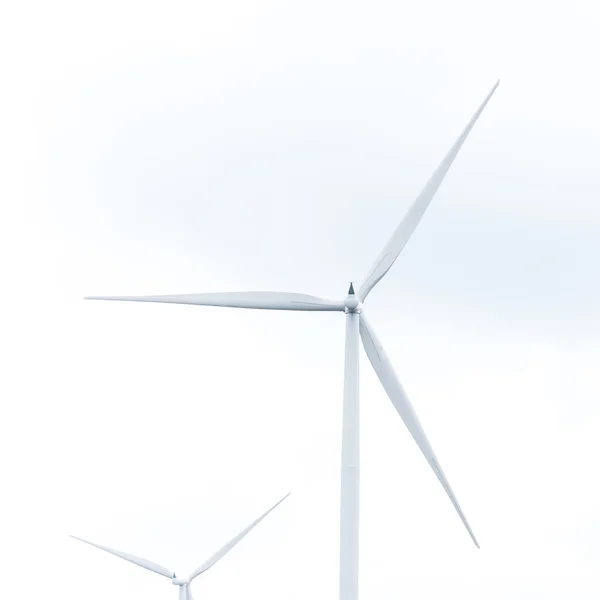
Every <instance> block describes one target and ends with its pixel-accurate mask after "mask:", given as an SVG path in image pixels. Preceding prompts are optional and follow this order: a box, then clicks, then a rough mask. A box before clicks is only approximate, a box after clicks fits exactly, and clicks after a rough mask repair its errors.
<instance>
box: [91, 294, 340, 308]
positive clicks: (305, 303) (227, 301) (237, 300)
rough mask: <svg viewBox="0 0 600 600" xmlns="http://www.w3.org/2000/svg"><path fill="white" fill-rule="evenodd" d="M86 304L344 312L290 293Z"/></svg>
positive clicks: (332, 302)
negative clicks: (190, 305)
mask: <svg viewBox="0 0 600 600" xmlns="http://www.w3.org/2000/svg"><path fill="white" fill-rule="evenodd" d="M86 300H123V301H127V302H165V303H168V304H198V305H202V306H226V307H230V308H255V309H263V310H308V311H336V310H337V311H343V310H344V302H343V301H336V300H329V299H327V298H318V297H317V296H309V295H308V294H293V293H289V292H224V293H216V294H212V293H211V294H176V295H171V296H88V297H87V298H86Z"/></svg>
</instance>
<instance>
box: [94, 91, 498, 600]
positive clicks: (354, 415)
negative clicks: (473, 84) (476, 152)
mask: <svg viewBox="0 0 600 600" xmlns="http://www.w3.org/2000/svg"><path fill="white" fill-rule="evenodd" d="M499 84H500V82H499V81H498V82H496V84H495V85H494V87H493V88H492V89H491V91H490V92H489V94H488V95H487V97H486V98H485V100H484V101H483V103H482V104H481V106H480V107H479V108H478V109H477V112H476V113H475V114H474V115H473V117H472V118H471V120H470V121H469V123H468V124H467V126H466V127H465V129H464V130H463V132H462V133H461V134H460V137H459V138H458V140H456V142H455V143H454V145H453V146H452V148H450V150H449V152H448V153H447V154H446V156H445V157H444V159H443V160H442V162H441V163H440V164H439V166H438V168H437V169H436V170H435V171H434V172H433V175H432V176H431V177H430V179H429V181H428V182H427V183H426V185H425V187H424V188H423V190H422V191H421V193H420V194H419V196H418V197H417V199H416V200H415V201H414V203H413V204H412V206H411V207H410V208H409V210H408V212H407V214H406V216H405V217H404V219H403V220H402V222H401V223H400V225H398V227H397V228H396V230H395V232H394V233H393V235H392V237H391V238H390V240H389V241H388V243H387V244H386V246H385V247H384V248H383V250H382V251H381V253H380V255H379V256H378V257H377V259H376V260H375V262H374V263H373V266H372V267H371V269H370V270H369V272H368V274H367V276H366V277H365V279H364V280H363V282H362V284H361V285H360V286H359V287H358V293H355V291H354V285H353V284H350V289H349V291H348V294H347V296H346V298H345V299H343V300H330V299H326V298H318V297H315V296H309V295H306V294H296V293H285V292H228V293H213V294H180V295H173V296H93V297H89V298H87V299H88V300H127V301H134V302H166V303H172V304H198V305H203V306H228V307H233V308H255V309H267V310H304V311H340V312H345V313H346V348H345V361H344V408H343V423H342V472H341V506H340V583H339V586H340V587H339V594H340V596H339V597H340V600H357V598H358V530H359V528H358V523H359V439H360V435H359V431H360V430H359V385H358V345H359V344H358V338H359V334H360V337H361V338H362V342H363V346H364V349H365V351H366V353H367V356H368V357H369V360H370V362H371V364H372V365H373V368H374V369H375V372H376V373H377V376H378V377H379V380H380V381H381V383H382V385H383V387H384V389H385V391H386V393H387V395H388V396H389V398H390V400H391V401H392V404H393V405H394V407H395V408H396V410H397V411H398V414H399V415H400V417H401V418H402V420H403V421H404V424H405V425H406V427H407V429H408V431H409V432H410V434H411V435H412V437H413V439H414V440H415V442H416V443H417V445H418V446H419V448H420V449H421V452H422V453H423V455H424V456H425V458H426V460H427V462H428V463H429V465H430V466H431V468H432V469H433V472H434V473H435V475H436V477H437V478H438V479H439V481H440V483H441V484H442V487H443V488H444V490H445V492H446V494H447V495H448V497H449V498H450V501H451V502H452V504H453V505H454V508H455V509H456V512H457V513H458V515H459V517H460V519H461V520H462V522H463V524H464V526H465V527H466V528H467V531H468V532H469V535H470V536H471V538H472V539H473V542H474V543H475V545H476V546H477V547H478V548H479V544H478V543H477V540H476V539H475V535H474V534H473V531H472V530H471V527H470V526H469V524H468V522H467V520H466V518H465V515H464V514H463V512H462V510H461V508H460V506H459V504H458V501H457V500H456V497H455V495H454V492H453V491H452V489H451V488H450V484H449V483H448V480H447V479H446V476H445V475H444V472H443V471H442V468H441V466H440V463H439V462H438V460H437V458H436V456H435V454H434V452H433V449H432V447H431V444H430V443H429V440H428V439H427V437H426V436H425V432H424V431H423V427H422V426H421V423H420V422H419V419H418V417H417V415H416V413H415V411H414V409H413V407H412V405H411V403H410V401H409V399H408V397H407V395H406V393H405V391H404V389H403V387H402V385H401V384H400V381H399V380H398V378H397V376H396V373H395V372H394V369H393V368H392V365H391V364H390V361H389V359H388V357H387V355H386V353H385V351H384V349H383V347H382V346H381V343H380V342H379V340H378V338H377V336H376V335H375V332H374V331H373V328H372V327H371V325H370V324H369V322H368V321H367V319H366V317H365V313H364V310H363V302H364V301H365V300H366V298H367V296H368V294H369V292H370V291H371V290H372V289H373V287H375V285H376V284H377V282H378V281H379V280H380V279H381V278H382V277H384V276H385V274H386V273H387V272H388V271H389V270H390V268H391V267H392V265H393V264H394V262H395V261H396V259H397V258H398V256H399V255H400V252H401V251H402V249H403V248H404V246H405V244H406V243H407V242H408V240H409V239H410V236H411V235H412V233H413V232H414V230H415V229H416V227H417V225H418V224H419V222H420V220H421V218H422V217H423V214H424V213H425V210H426V209H427V207H428V206H429V204H430V202H431V200H432V199H433V196H434V195H435V193H436V192H437V190H438V188H439V187H440V185H441V183H442V181H443V179H444V176H445V175H446V173H447V172H448V169H449V168H450V166H451V165H452V162H453V161H454V159H455V158H456V155H457V154H458V152H459V150H460V148H461V147H462V145H463V143H464V142H465V140H466V138H467V136H468V135H469V133H470V131H471V129H472V128H473V126H474V125H475V122H476V121H477V119H478V118H479V116H480V115H481V113H482V112H483V110H484V108H485V107H486V105H487V103H488V102H489V100H490V98H491V97H492V95H493V93H494V92H495V91H496V88H497V87H498V85H499Z"/></svg>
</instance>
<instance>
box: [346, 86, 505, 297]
mask: <svg viewBox="0 0 600 600" xmlns="http://www.w3.org/2000/svg"><path fill="white" fill-rule="evenodd" d="M498 85H500V81H497V82H496V85H494V87H493V88H492V90H491V91H490V93H489V94H488V95H487V97H486V99H485V100H484V101H483V104H482V105H481V106H480V107H479V108H478V109H477V112H476V113H475V114H474V115H473V118H472V119H471V120H470V121H469V124H468V125H467V126H466V127H465V129H464V130H463V132H462V133H461V134H460V137H459V138H458V140H456V142H455V143H454V146H452V148H450V151H449V152H448V154H446V156H445V157H444V159H443V160H442V162H441V163H440V164H439V166H438V168H437V169H436V170H435V171H434V173H433V175H432V176H431V177H430V179H429V181H428V182H427V183H426V185H425V187H424V188H423V190H422V191H421V193H420V194H419V195H418V196H417V199H416V200H415V201H414V203H413V205H412V206H411V207H410V208H409V209H408V212H407V213H406V215H405V216H404V219H403V220H402V222H401V223H400V225H398V227H397V228H396V231H395V232H394V234H393V235H392V237H391V238H390V240H389V242H388V243H387V245H386V246H385V248H384V249H383V250H382V251H381V254H380V255H379V256H378V257H377V260H376V261H375V263H374V264H373V266H372V267H371V270H370V271H369V274H368V275H367V277H366V278H365V280H364V281H363V283H362V285H361V286H360V289H359V292H358V296H359V298H360V299H361V300H364V299H365V298H366V297H367V296H368V294H369V292H370V291H371V290H372V289H373V288H374V287H375V285H376V284H377V282H378V281H379V280H380V279H381V278H382V277H383V276H384V275H385V274H386V273H387V272H388V271H389V270H390V268H391V267H392V265H393V264H394V262H395V261H396V259H397V258H398V256H399V255H400V252H402V250H403V248H404V246H405V245H406V243H407V242H408V240H409V239H410V236H411V235H412V234H413V232H414V230H415V229H416V228H417V225H418V224H419V222H420V221H421V218H422V217H423V215H424V214H425V211H426V210H427V207H428V206H429V204H430V202H431V200H432V199H433V197H434V196H435V193H436V192H437V190H438V188H439V187H440V185H441V183H442V181H443V180H444V177H445V176H446V173H447V172H448V169H450V166H451V165H452V163H453V161H454V159H455V158H456V155H457V154H458V151H459V150H460V149H461V147H462V145H463V143H464V142H465V140H466V139H467V136H468V135H469V133H470V132H471V129H473V126H474V125H475V122H476V121H477V119H478V118H479V116H480V115H481V113H482V112H483V109H484V108H485V107H486V105H487V103H488V102H489V101H490V98H491V97H492V95H493V93H494V92H495V91H496V88H497V87H498Z"/></svg>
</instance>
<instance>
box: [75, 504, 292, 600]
mask: <svg viewBox="0 0 600 600" xmlns="http://www.w3.org/2000/svg"><path fill="white" fill-rule="evenodd" d="M289 495H290V494H287V495H286V496H284V497H283V498H282V499H281V500H279V502H277V504H275V505H273V506H272V507H271V508H270V509H269V510H268V511H267V512H265V513H263V514H262V515H261V516H260V517H258V519H256V521H254V522H253V523H251V524H250V525H248V527H246V529H244V530H242V531H240V533H238V534H237V535H236V536H235V537H234V538H233V539H231V540H230V541H229V542H227V543H226V544H225V545H224V546H223V547H222V548H221V549H220V550H217V552H215V553H214V554H213V555H212V556H211V557H210V558H209V559H208V560H207V561H205V562H203V563H202V564H201V565H200V566H199V567H198V568H197V569H196V570H195V571H194V572H193V573H192V574H191V575H190V576H189V577H187V578H184V579H182V578H179V577H177V575H175V573H174V572H173V571H171V570H169V569H167V568H165V567H162V566H161V565H157V564H156V563H153V562H151V561H149V560H146V559H145V558H140V557H139V556H134V555H133V554H127V553H126V552H121V551H120V550H114V549H113V548H108V547H107V546H101V545H100V544H94V543H93V542H88V541H87V540H84V539H82V538H80V537H77V536H74V535H72V536H71V537H72V538H75V539H76V540H79V541H80V542H85V543H86V544H90V546H94V547H96V548H100V550H104V551H105V552H109V553H110V554H114V555H115V556H118V557H120V558H123V559H125V560H128V561H129V562H132V563H133V564H134V565H138V566H140V567H142V568H144V569H148V570H149V571H153V572H154V573H158V574H159V575H163V576H164V577H168V578H169V579H170V580H171V583H172V584H173V585H176V586H177V587H178V588H179V600H194V599H193V598H192V590H191V589H190V585H191V583H192V581H194V579H196V577H198V575H201V574H202V573H204V572H205V571H208V569H210V568H211V567H212V566H213V565H214V564H216V563H217V562H218V561H219V560H221V559H222V558H223V557H224V556H225V555H226V554H227V553H228V552H229V551H230V550H231V549H232V548H233V547H234V546H236V545H237V543H238V542H240V541H241V540H242V538H244V537H246V535H247V534H248V533H250V531H251V530H252V529H254V527H256V526H257V525H258V524H259V523H260V522H261V521H262V520H263V519H264V518H265V517H266V516H267V515H268V514H269V513H270V512H271V511H272V510H274V509H275V508H277V507H278V506H279V505H280V504H281V503H282V502H283V501H284V500H285V499H286V498H287V497H288V496H289Z"/></svg>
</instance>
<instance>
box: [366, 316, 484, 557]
mask: <svg viewBox="0 0 600 600" xmlns="http://www.w3.org/2000/svg"><path fill="white" fill-rule="evenodd" d="M360 335H361V338H362V341H363V345H364V348H365V351H366V353H367V356H368V357H369V360H370V361H371V364H372V365H373V368H374V369H375V372H376V373H377V376H378V377H379V380H380V381H381V384H382V385H383V388H384V389H385V391H386V393H387V395H388V396H389V398H390V400H391V401H392V404H393V405H394V407H395V408H396V410H397V411H398V414H399V415H400V417H401V418H402V420H403V421H404V424H405V425H406V428H407V429H408V431H409V432H410V434H411V435H412V437H413V439H414V440H415V442H417V445H418V446H419V448H420V449H421V452H422V453H423V455H424V456H425V458H426V459H427V462H428V463H429V465H430V466H431V468H432V469H433V472H434V473H435V475H436V477H437V478H438V479H439V481H440V483H441V484H442V487H443V488H444V490H445V491H446V494H448V497H449V498H450V501H451V502H452V504H453V505H454V508H455V509H456V512H457V513H458V516H459V517H460V519H461V521H462V522H463V524H464V526H465V527H466V528H467V531H468V532H469V535H470V536H471V539H472V540H473V542H474V543H475V545H476V546H477V547H478V548H479V543H478V542H477V539H476V538H475V535H474V533H473V531H472V530H471V527H470V525H469V523H468V522H467V519H466V517H465V515H464V513H463V511H462V509H461V508H460V506H459V504H458V500H457V499H456V496H455V495H454V492H453V491H452V488H451V487H450V484H449V483H448V480H447V479H446V476H445V475H444V472H443V471H442V467H440V464H439V462H438V460H437V458H436V456H435V454H434V452H433V448H432V447H431V444H430V443H429V440H428V439H427V436H426V435H425V431H423V427H422V425H421V423H420V422H419V418H418V417H417V414H416V413H415V410H414V408H413V407H412V404H411V403H410V400H409V399H408V396H407V395H406V392H405V391H404V389H403V388H402V385H401V383H400V381H399V380H398V378H397V376H396V373H395V372H394V369H393V368H392V365H391V364H390V361H389V359H388V357H387V355H386V353H385V350H384V349H383V347H382V346H381V343H380V342H379V340H378V339H377V336H376V335H375V332H374V331H373V329H372V328H371V327H370V325H369V323H368V321H367V320H366V318H365V316H364V313H362V314H361V318H360Z"/></svg>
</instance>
